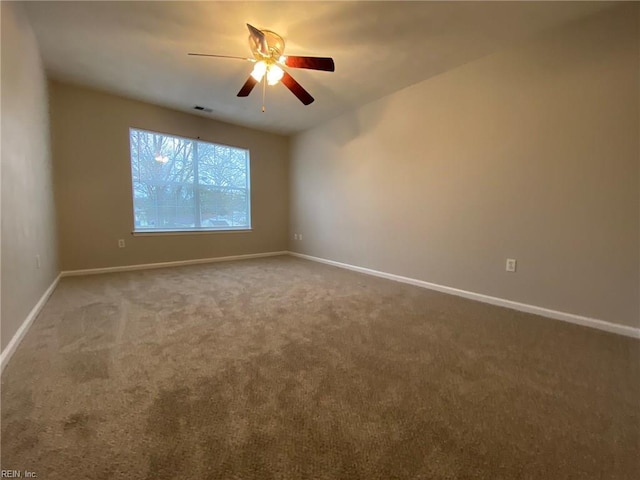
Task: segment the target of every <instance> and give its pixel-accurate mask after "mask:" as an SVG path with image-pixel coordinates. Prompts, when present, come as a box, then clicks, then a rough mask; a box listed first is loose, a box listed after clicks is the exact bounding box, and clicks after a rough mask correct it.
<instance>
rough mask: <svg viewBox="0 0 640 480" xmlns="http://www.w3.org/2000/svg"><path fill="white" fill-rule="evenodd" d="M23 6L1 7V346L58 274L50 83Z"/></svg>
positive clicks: (0, 5) (8, 339) (3, 4)
mask: <svg viewBox="0 0 640 480" xmlns="http://www.w3.org/2000/svg"><path fill="white" fill-rule="evenodd" d="M21 8H22V7H21V6H20V5H19V4H16V3H13V2H11V3H7V2H2V3H1V4H0V10H1V16H2V20H1V21H2V42H1V43H2V52H1V58H2V60H1V63H2V65H1V67H2V75H1V82H2V83H1V85H2V88H1V90H2V91H1V102H2V108H1V112H0V115H1V116H2V129H1V135H2V137H1V139H0V140H1V143H2V147H1V150H0V153H1V156H2V171H1V176H2V181H1V185H2V260H1V262H2V263H1V265H2V288H1V290H2V292H1V300H2V308H1V316H2V317H1V318H2V320H1V322H0V323H1V331H0V336H1V337H2V340H1V342H0V343H1V345H2V350H4V348H5V347H6V346H7V344H8V343H9V341H10V340H11V338H12V337H13V336H14V334H15V333H16V331H17V330H18V328H19V327H20V325H21V324H22V323H23V322H24V320H25V319H26V318H27V316H28V315H29V312H30V311H31V310H32V308H33V307H34V306H35V305H36V303H37V302H38V300H39V299H40V298H41V296H42V294H43V293H44V292H45V291H46V290H47V288H48V287H49V286H50V285H51V283H52V282H53V280H54V279H55V278H56V276H57V274H58V260H57V247H56V229H55V209H54V201H53V199H54V197H53V182H52V174H51V155H50V148H49V113H48V102H47V82H46V78H45V75H44V70H43V67H42V63H41V60H40V53H39V51H38V47H37V44H36V40H35V37H34V35H33V32H32V30H31V27H30V26H29V24H28V23H27V21H26V19H25V17H24V14H23V12H22V9H21ZM37 255H39V256H40V268H38V266H37V262H36V256H37Z"/></svg>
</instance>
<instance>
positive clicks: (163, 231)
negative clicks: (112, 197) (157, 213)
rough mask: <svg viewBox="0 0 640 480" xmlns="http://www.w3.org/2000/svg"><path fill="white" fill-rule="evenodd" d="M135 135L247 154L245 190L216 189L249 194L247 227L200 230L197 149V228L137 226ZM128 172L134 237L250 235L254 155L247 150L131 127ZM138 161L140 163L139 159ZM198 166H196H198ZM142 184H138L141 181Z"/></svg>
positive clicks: (194, 182)
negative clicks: (180, 141)
mask: <svg viewBox="0 0 640 480" xmlns="http://www.w3.org/2000/svg"><path fill="white" fill-rule="evenodd" d="M135 132H141V133H148V134H152V135H162V136H164V137H170V138H175V139H179V140H182V141H186V142H192V143H193V147H195V146H196V145H197V143H206V144H209V145H213V146H220V147H226V148H232V149H236V150H243V151H244V152H245V154H246V175H245V187H244V188H241V187H220V186H218V187H215V188H232V189H235V190H244V191H245V192H246V199H247V225H241V226H239V225H229V226H205V227H203V226H199V225H198V223H199V222H200V221H201V219H200V215H199V210H200V207H201V205H200V203H199V194H200V189H199V188H198V187H199V186H200V184H199V175H198V173H197V168H198V164H197V163H199V162H197V158H196V156H197V148H194V149H193V152H194V153H193V155H194V158H193V161H194V167H195V172H194V174H193V189H194V218H195V219H196V226H194V227H191V228H186V227H181V228H163V227H156V228H145V227H138V226H136V223H137V222H136V193H135V183H136V181H137V180H136V179H135V178H134V175H133V162H134V161H135V158H134V157H133V156H132V155H131V149H132V145H131V136H132V134H134V133H135ZM129 156H130V158H129V168H130V170H129V171H130V172H131V195H132V198H131V200H132V207H133V209H132V225H133V228H132V234H133V235H135V236H155V235H191V234H210V233H242V232H248V231H249V232H250V231H251V230H252V227H251V224H252V223H251V152H250V150H249V149H248V148H243V147H237V146H234V145H225V144H221V143H213V142H209V141H205V140H201V139H200V138H190V137H184V136H181V135H174V134H170V133H163V132H156V131H153V130H146V129H143V128H136V127H130V128H129ZM138 159H139V155H138ZM196 162H197V163H196ZM138 181H139V180H138ZM202 187H203V188H204V187H211V186H210V185H202Z"/></svg>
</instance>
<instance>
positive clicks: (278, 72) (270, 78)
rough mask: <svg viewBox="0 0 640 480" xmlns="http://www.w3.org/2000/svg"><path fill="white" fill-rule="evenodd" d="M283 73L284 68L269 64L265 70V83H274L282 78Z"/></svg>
mask: <svg viewBox="0 0 640 480" xmlns="http://www.w3.org/2000/svg"><path fill="white" fill-rule="evenodd" d="M283 75H284V70H282V69H281V68H280V67H279V66H277V65H270V66H269V69H268V70H267V83H268V84H269V85H275V84H276V83H278V82H279V81H280V80H282V77H283Z"/></svg>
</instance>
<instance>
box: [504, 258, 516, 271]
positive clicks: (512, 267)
mask: <svg viewBox="0 0 640 480" xmlns="http://www.w3.org/2000/svg"><path fill="white" fill-rule="evenodd" d="M506 270H507V272H515V271H516V259H515V258H507V266H506Z"/></svg>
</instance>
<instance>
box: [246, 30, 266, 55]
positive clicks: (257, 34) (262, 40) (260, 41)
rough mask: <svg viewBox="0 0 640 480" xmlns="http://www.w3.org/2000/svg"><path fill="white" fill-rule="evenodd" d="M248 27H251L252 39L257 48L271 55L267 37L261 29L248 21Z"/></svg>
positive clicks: (262, 52) (264, 53) (263, 53)
mask: <svg viewBox="0 0 640 480" xmlns="http://www.w3.org/2000/svg"><path fill="white" fill-rule="evenodd" d="M247 28H248V29H249V33H250V34H251V40H253V43H254V44H255V46H256V49H257V50H258V51H259V52H260V53H261V54H262V55H265V56H268V55H269V46H268V45H267V38H266V37H265V36H264V33H262V32H261V31H260V30H258V29H257V28H256V27H254V26H253V25H249V24H248V23H247Z"/></svg>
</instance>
